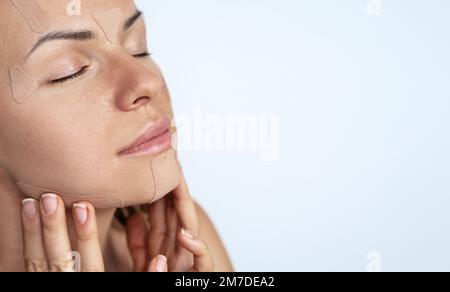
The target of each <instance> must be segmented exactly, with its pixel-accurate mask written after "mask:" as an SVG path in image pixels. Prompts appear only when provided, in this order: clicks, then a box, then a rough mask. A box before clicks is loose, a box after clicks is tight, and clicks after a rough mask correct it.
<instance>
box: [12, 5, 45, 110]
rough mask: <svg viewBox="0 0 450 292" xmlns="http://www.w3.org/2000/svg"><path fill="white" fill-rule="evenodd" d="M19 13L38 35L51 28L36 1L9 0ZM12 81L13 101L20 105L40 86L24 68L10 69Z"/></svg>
mask: <svg viewBox="0 0 450 292" xmlns="http://www.w3.org/2000/svg"><path fill="white" fill-rule="evenodd" d="M9 1H10V3H11V4H12V5H13V6H14V7H15V9H16V10H17V11H18V13H19V14H20V15H21V16H22V17H23V19H24V20H25V21H26V23H27V24H28V26H29V27H30V29H31V30H32V31H33V32H35V33H38V34H41V33H44V32H46V31H47V30H48V28H49V20H48V16H47V15H46V13H45V12H44V11H43V10H42V8H41V7H40V6H39V4H38V3H37V2H36V1H35V0H9ZM9 75H10V80H11V92H12V97H13V99H14V100H15V101H16V102H18V103H19V104H21V103H24V102H25V101H26V100H27V99H29V98H30V97H31V95H33V93H34V91H36V89H37V87H38V85H37V81H36V80H34V79H33V78H32V77H31V76H30V75H29V74H27V72H26V71H25V70H24V69H23V66H15V67H12V68H10V69H9Z"/></svg>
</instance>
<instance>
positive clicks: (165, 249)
mask: <svg viewBox="0 0 450 292" xmlns="http://www.w3.org/2000/svg"><path fill="white" fill-rule="evenodd" d="M198 236H199V220H198V218H197V211H196V206H195V203H194V201H193V199H192V197H191V195H190V193H189V190H188V187H187V184H186V180H185V178H184V176H183V175H182V176H181V182H180V185H179V186H178V187H177V188H176V189H175V190H174V191H173V192H172V193H170V194H169V195H167V196H165V197H164V198H162V199H161V200H159V201H157V202H155V203H153V204H151V205H150V206H149V209H148V218H146V216H145V215H144V214H143V213H142V212H137V213H134V214H133V215H131V216H130V218H129V219H128V220H127V238H128V246H129V249H130V252H131V255H132V258H133V263H134V270H135V271H148V270H157V271H161V272H163V271H171V272H212V271H213V270H214V264H213V259H212V256H211V253H210V251H209V249H208V247H207V245H206V244H205V242H204V241H203V240H201V239H200V238H199V237H198ZM150 259H153V260H151V261H150Z"/></svg>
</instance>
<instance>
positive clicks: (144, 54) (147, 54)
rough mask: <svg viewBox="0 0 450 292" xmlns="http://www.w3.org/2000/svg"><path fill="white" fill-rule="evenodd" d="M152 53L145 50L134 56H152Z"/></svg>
mask: <svg viewBox="0 0 450 292" xmlns="http://www.w3.org/2000/svg"><path fill="white" fill-rule="evenodd" d="M151 55H152V54H150V53H149V52H144V53H140V54H136V55H133V57H135V58H145V57H148V56H151Z"/></svg>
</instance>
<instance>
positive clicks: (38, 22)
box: [9, 0, 49, 33]
mask: <svg viewBox="0 0 450 292" xmlns="http://www.w3.org/2000/svg"><path fill="white" fill-rule="evenodd" d="M9 1H10V2H11V4H12V5H13V6H14V7H15V8H16V9H17V10H18V11H19V13H20V14H21V15H22V16H23V18H24V19H25V21H26V22H27V23H28V25H29V26H30V28H31V29H32V30H33V31H34V32H37V33H44V32H46V31H47V30H48V27H49V20H48V17H47V15H46V13H45V12H44V11H43V10H42V8H41V7H40V6H39V4H38V3H36V1H35V0H9Z"/></svg>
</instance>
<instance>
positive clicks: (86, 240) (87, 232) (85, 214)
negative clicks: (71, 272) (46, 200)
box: [72, 202, 105, 272]
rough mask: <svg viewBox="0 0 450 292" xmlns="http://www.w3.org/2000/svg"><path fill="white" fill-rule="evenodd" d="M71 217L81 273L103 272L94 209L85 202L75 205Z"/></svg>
mask: <svg viewBox="0 0 450 292" xmlns="http://www.w3.org/2000/svg"><path fill="white" fill-rule="evenodd" d="M72 215H73V219H74V222H75V230H76V233H77V250H78V252H79V253H80V258H81V261H80V264H81V267H80V268H81V271H82V272H104V271H105V266H104V264H103V256H102V250H101V248H100V241H99V237H98V225H97V217H96V215H95V209H94V207H93V206H92V205H91V204H90V203H87V202H79V203H75V204H73V207H72Z"/></svg>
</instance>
